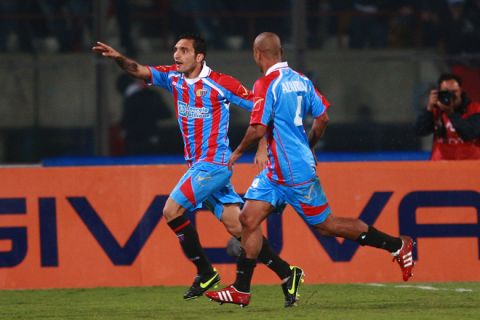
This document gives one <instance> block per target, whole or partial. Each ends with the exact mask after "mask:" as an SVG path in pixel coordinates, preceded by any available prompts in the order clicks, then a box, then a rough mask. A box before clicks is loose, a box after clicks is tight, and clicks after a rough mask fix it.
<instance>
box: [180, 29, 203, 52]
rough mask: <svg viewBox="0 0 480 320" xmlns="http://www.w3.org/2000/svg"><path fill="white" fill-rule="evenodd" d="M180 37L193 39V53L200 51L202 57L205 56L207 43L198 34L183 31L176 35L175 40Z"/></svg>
mask: <svg viewBox="0 0 480 320" xmlns="http://www.w3.org/2000/svg"><path fill="white" fill-rule="evenodd" d="M182 39H187V40H193V49H194V50H195V54H199V53H201V54H203V56H204V57H207V43H206V42H205V39H203V38H202V37H201V36H200V35H199V34H197V33H193V32H187V33H183V34H181V35H180V36H179V37H178V39H177V42H178V41H180V40H182Z"/></svg>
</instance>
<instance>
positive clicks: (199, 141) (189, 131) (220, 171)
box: [92, 34, 294, 300]
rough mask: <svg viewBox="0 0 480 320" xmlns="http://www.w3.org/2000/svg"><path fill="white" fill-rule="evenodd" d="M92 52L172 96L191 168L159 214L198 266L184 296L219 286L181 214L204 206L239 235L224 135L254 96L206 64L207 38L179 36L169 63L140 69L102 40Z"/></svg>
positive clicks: (280, 264)
mask: <svg viewBox="0 0 480 320" xmlns="http://www.w3.org/2000/svg"><path fill="white" fill-rule="evenodd" d="M92 50H93V51H94V52H97V53H99V54H101V55H102V56H104V57H107V58H111V59H113V60H115V62H116V63H117V64H118V65H119V66H120V67H121V68H122V69H123V70H124V71H125V72H127V73H128V74H129V75H130V76H132V77H135V78H137V79H140V80H143V81H145V82H146V83H147V84H150V85H154V86H159V87H162V88H164V89H166V90H168V91H169V92H170V93H171V94H172V95H173V97H174V104H175V109H176V115H177V119H178V124H179V126H180V131H181V133H182V135H183V140H184V145H185V148H184V150H185V160H186V161H187V163H188V166H189V168H188V170H187V172H186V173H185V174H184V175H183V177H182V178H181V179H180V181H179V182H178V183H177V185H176V186H175V187H174V189H173V190H172V192H171V193H170V195H169V197H168V199H167V202H166V203H165V207H164V209H163V215H164V217H165V219H166V221H167V224H168V226H169V227H170V228H171V229H172V231H173V232H174V233H175V234H176V235H177V238H178V240H179V242H180V246H181V247H182V250H183V252H184V253H185V255H186V256H187V257H188V258H189V259H190V260H191V261H192V263H193V264H194V265H195V266H196V268H197V276H196V277H195V279H194V282H193V284H192V286H191V287H190V288H189V289H188V291H187V292H186V293H185V294H184V296H183V298H184V299H185V300H190V299H193V298H197V297H200V296H202V295H203V293H204V292H205V291H207V290H208V289H209V288H211V287H213V286H216V285H217V284H218V283H219V282H220V276H219V274H218V272H217V271H216V269H215V268H213V266H212V264H211V263H210V261H209V259H208V257H207V255H206V254H205V251H204V249H203V248H202V246H201V244H200V240H199V237H198V234H197V231H196V230H195V228H194V226H193V225H192V224H191V223H190V220H189V219H188V218H187V217H186V216H185V213H186V212H187V211H194V210H196V209H200V208H202V207H204V208H206V209H208V210H210V211H211V212H212V213H213V214H214V215H215V216H216V217H217V219H218V220H220V221H221V222H222V223H223V224H224V226H225V228H226V230H227V231H228V232H229V233H230V234H232V235H233V236H235V237H237V238H239V237H240V235H241V229H242V226H241V224H240V220H239V215H240V205H241V204H242V203H243V200H242V198H241V197H240V196H239V195H238V194H237V193H236V192H235V190H234V188H233V186H232V184H231V182H230V178H231V176H232V171H231V170H230V169H229V168H228V166H227V162H228V160H229V159H230V155H231V149H230V146H229V140H228V135H227V131H228V125H229V116H230V109H229V107H230V103H233V104H235V105H237V106H239V107H242V108H244V109H246V110H248V111H251V110H252V107H253V101H252V100H253V99H252V98H253V94H252V92H250V91H249V90H247V89H246V88H245V87H244V86H243V85H242V84H241V83H240V82H239V81H238V80H236V79H235V78H233V77H231V76H228V75H225V74H221V73H218V72H215V71H213V70H212V69H210V68H209V67H208V66H207V64H206V61H205V57H206V43H205V40H204V39H203V38H201V37H199V36H198V35H195V34H184V35H182V36H180V37H179V38H178V41H177V43H176V44H175V46H174V48H173V61H174V64H173V65H160V66H145V65H141V64H139V63H138V62H136V61H134V60H132V59H130V58H127V57H125V56H123V55H122V54H120V53H119V52H118V51H116V50H115V49H113V48H112V47H110V46H108V45H106V44H104V43H101V42H97V44H96V45H95V46H94V47H93V48H92ZM159 107H160V106H159ZM258 150H259V152H257V157H256V159H255V161H256V162H259V166H261V167H263V166H264V165H265V157H264V156H263V155H262V154H264V153H265V152H266V148H265V145H264V144H259V149H258ZM259 159H263V160H259ZM261 247H262V248H261V251H260V254H259V260H260V261H261V262H263V263H265V264H266V265H267V266H268V267H269V268H270V269H271V270H273V271H274V272H275V273H276V274H277V276H278V277H279V278H280V279H281V280H282V281H283V282H286V281H288V280H289V279H291V278H292V277H294V274H293V271H292V269H291V267H290V265H289V264H288V263H287V262H285V261H284V260H282V259H281V258H280V257H279V256H278V255H277V254H276V253H275V252H274V251H273V249H272V248H271V247H270V245H269V244H268V241H267V240H266V239H265V238H264V237H263V240H262V244H261ZM167 259H168V257H167Z"/></svg>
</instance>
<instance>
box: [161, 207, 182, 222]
mask: <svg viewBox="0 0 480 320" xmlns="http://www.w3.org/2000/svg"><path fill="white" fill-rule="evenodd" d="M178 216H180V214H179V213H178V211H176V210H173V209H172V208H170V207H169V206H165V207H164V208H163V217H164V218H165V220H167V222H169V221H172V220H173V219H175V218H177V217H178Z"/></svg>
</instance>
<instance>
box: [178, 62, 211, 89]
mask: <svg viewBox="0 0 480 320" xmlns="http://www.w3.org/2000/svg"><path fill="white" fill-rule="evenodd" d="M211 71H212V69H210V67H209V66H207V64H206V63H204V64H203V67H202V71H200V74H199V75H198V77H196V78H193V79H189V78H185V77H184V79H185V81H186V82H187V83H188V84H194V83H195V82H197V81H198V80H200V79H202V78H206V77H208V76H209V75H210V72H211Z"/></svg>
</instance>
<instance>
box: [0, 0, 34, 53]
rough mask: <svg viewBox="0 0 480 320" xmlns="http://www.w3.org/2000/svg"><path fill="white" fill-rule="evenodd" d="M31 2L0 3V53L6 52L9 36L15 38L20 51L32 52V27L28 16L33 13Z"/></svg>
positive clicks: (12, 0)
mask: <svg viewBox="0 0 480 320" xmlns="http://www.w3.org/2000/svg"><path fill="white" fill-rule="evenodd" d="M34 9H35V8H34V6H33V3H32V2H31V1H17V0H1V1H0V14H1V17H0V52H4V51H7V49H8V48H7V45H8V40H9V37H10V36H11V35H14V36H16V40H17V44H18V48H19V50H20V51H24V52H33V51H34V46H33V26H32V22H31V20H29V19H28V18H29V17H28V15H29V14H31V13H33V12H34Z"/></svg>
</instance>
